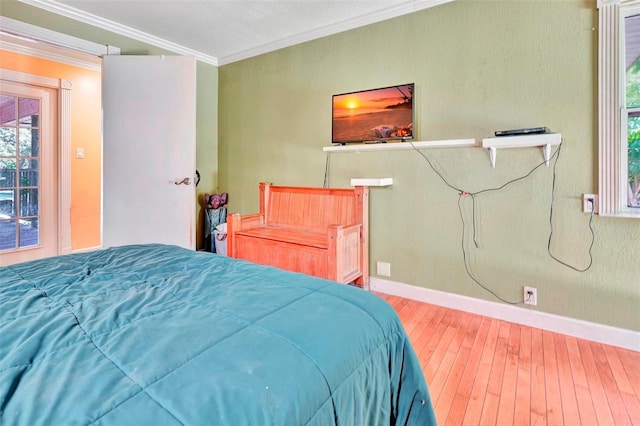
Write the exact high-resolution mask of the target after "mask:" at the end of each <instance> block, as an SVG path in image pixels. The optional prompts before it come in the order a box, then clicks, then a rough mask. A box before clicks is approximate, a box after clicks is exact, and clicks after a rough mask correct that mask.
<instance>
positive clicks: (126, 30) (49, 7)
mask: <svg viewBox="0 0 640 426" xmlns="http://www.w3.org/2000/svg"><path fill="white" fill-rule="evenodd" d="M18 1H20V2H21V3H25V4H28V5H30V6H34V7H37V8H39V9H43V10H46V11H48V12H52V13H55V14H57V15H61V16H65V17H67V18H71V19H74V20H76V21H80V22H83V23H85V24H89V25H92V26H94V27H98V28H102V29H103V30H107V31H111V32H113V33H116V34H119V35H122V36H125V37H129V38H132V39H134V40H138V41H141V42H144V43H147V44H150V45H153V46H156V47H160V48H162V49H166V50H169V51H171V52H175V53H179V54H180V55H185V56H195V58H196V60H198V61H201V62H205V63H208V64H211V65H215V66H217V65H218V59H217V58H214V57H213V56H209V55H205V54H204V53H201V52H198V51H196V50H193V49H189V48H188V47H185V46H181V45H179V44H177V43H173V42H171V41H168V40H165V39H163V38H160V37H156V36H153V35H151V34H147V33H145V32H143V31H138V30H136V29H133V28H131V27H127V26H126V25H122V24H119V23H117V22H114V21H110V20H108V19H104V18H101V17H99V16H96V15H93V14H91V13H87V12H84V11H82V10H79V9H76V8H74V7H70V6H67V5H64V4H62V3H58V2H56V1H53V0H18Z"/></svg>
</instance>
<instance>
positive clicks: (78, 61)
mask: <svg viewBox="0 0 640 426" xmlns="http://www.w3.org/2000/svg"><path fill="white" fill-rule="evenodd" d="M0 50H6V51H8V52H13V53H20V54H22V55H26V56H33V57H36V58H40V59H46V60H49V61H54V62H59V63H62V64H67V65H71V66H74V67H78V68H84V69H88V70H91V71H100V70H101V68H102V66H101V61H100V58H99V57H97V56H96V57H95V58H91V57H87V58H80V57H76V56H70V55H69V54H68V53H66V54H65V53H57V52H56V51H54V49H52V46H49V45H47V44H44V43H33V46H30V45H27V44H23V43H14V42H11V41H7V40H2V39H0Z"/></svg>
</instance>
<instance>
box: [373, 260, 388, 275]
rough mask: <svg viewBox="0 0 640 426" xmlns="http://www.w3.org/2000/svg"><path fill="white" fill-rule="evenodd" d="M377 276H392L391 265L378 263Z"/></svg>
mask: <svg viewBox="0 0 640 426" xmlns="http://www.w3.org/2000/svg"><path fill="white" fill-rule="evenodd" d="M377 266H378V268H377V270H376V272H377V274H378V275H380V276H382V277H390V276H391V264H390V263H389V262H378V265H377Z"/></svg>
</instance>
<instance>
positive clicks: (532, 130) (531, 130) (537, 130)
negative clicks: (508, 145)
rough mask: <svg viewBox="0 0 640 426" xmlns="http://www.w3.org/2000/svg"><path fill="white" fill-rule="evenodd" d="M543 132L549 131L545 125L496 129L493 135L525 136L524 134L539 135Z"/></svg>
mask: <svg viewBox="0 0 640 426" xmlns="http://www.w3.org/2000/svg"><path fill="white" fill-rule="evenodd" d="M543 133H549V129H548V128H547V127H528V128H524V129H512V130H497V131H496V132H495V135H496V136H497V137H500V136H525V135H540V134H543Z"/></svg>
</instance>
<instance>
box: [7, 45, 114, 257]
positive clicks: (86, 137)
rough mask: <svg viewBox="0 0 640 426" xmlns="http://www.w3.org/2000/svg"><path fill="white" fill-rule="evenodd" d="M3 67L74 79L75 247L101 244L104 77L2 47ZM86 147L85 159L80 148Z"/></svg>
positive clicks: (72, 105)
mask: <svg viewBox="0 0 640 426" xmlns="http://www.w3.org/2000/svg"><path fill="white" fill-rule="evenodd" d="M0 67H2V68H4V69H8V70H12V71H20V72H26V73H29V74H35V75H40V76H45V77H52V78H62V79H67V80H71V82H72V84H73V87H72V90H71V153H70V155H71V247H72V249H73V250H80V249H85V248H90V247H96V246H99V245H100V176H101V173H100V167H101V162H102V160H101V157H102V148H101V143H102V128H101V127H102V126H101V76H100V72H99V71H91V70H88V69H84V68H79V67H74V66H71V65H66V64H61V63H57V62H52V61H48V60H45V59H39V58H35V57H32V56H27V55H21V54H17V53H13V52H8V51H3V50H0ZM77 148H84V158H83V159H77V158H76V155H75V154H76V149H77Z"/></svg>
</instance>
